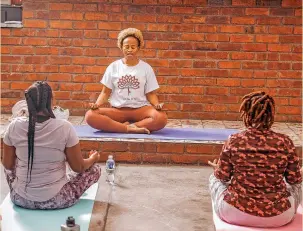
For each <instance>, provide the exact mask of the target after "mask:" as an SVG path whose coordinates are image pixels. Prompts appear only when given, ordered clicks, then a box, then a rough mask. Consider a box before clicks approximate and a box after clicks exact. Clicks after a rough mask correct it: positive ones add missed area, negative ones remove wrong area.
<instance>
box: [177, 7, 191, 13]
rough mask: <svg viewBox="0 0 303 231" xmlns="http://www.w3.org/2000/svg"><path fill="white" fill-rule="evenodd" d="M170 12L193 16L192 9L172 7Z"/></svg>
mask: <svg viewBox="0 0 303 231" xmlns="http://www.w3.org/2000/svg"><path fill="white" fill-rule="evenodd" d="M171 12H172V13H173V14H193V13H194V12H195V8H194V7H172V9H171Z"/></svg>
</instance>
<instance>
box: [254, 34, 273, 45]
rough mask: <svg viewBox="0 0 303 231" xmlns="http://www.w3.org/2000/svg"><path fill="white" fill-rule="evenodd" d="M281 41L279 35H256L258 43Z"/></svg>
mask: <svg viewBox="0 0 303 231" xmlns="http://www.w3.org/2000/svg"><path fill="white" fill-rule="evenodd" d="M278 41H279V36H278V35H256V42H262V43H276V42H278Z"/></svg>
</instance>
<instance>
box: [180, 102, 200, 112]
mask: <svg viewBox="0 0 303 231" xmlns="http://www.w3.org/2000/svg"><path fill="white" fill-rule="evenodd" d="M202 109H203V105H202V104H184V103H183V104H181V108H180V110H181V111H186V112H188V111H191V112H195V111H196V112H200V111H203V110H202Z"/></svg>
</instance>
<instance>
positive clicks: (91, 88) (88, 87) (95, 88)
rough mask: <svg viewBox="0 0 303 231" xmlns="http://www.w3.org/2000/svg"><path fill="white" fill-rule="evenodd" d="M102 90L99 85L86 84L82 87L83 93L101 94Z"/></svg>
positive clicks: (101, 86)
mask: <svg viewBox="0 0 303 231" xmlns="http://www.w3.org/2000/svg"><path fill="white" fill-rule="evenodd" d="M102 89H103V85H102V84H100V83H88V84H84V85H83V90H84V91H98V92H101V91H102Z"/></svg>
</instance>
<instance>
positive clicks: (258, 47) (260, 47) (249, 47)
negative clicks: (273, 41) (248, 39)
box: [243, 44, 267, 51]
mask: <svg viewBox="0 0 303 231" xmlns="http://www.w3.org/2000/svg"><path fill="white" fill-rule="evenodd" d="M266 50H267V48H266V44H243V51H266Z"/></svg>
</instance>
